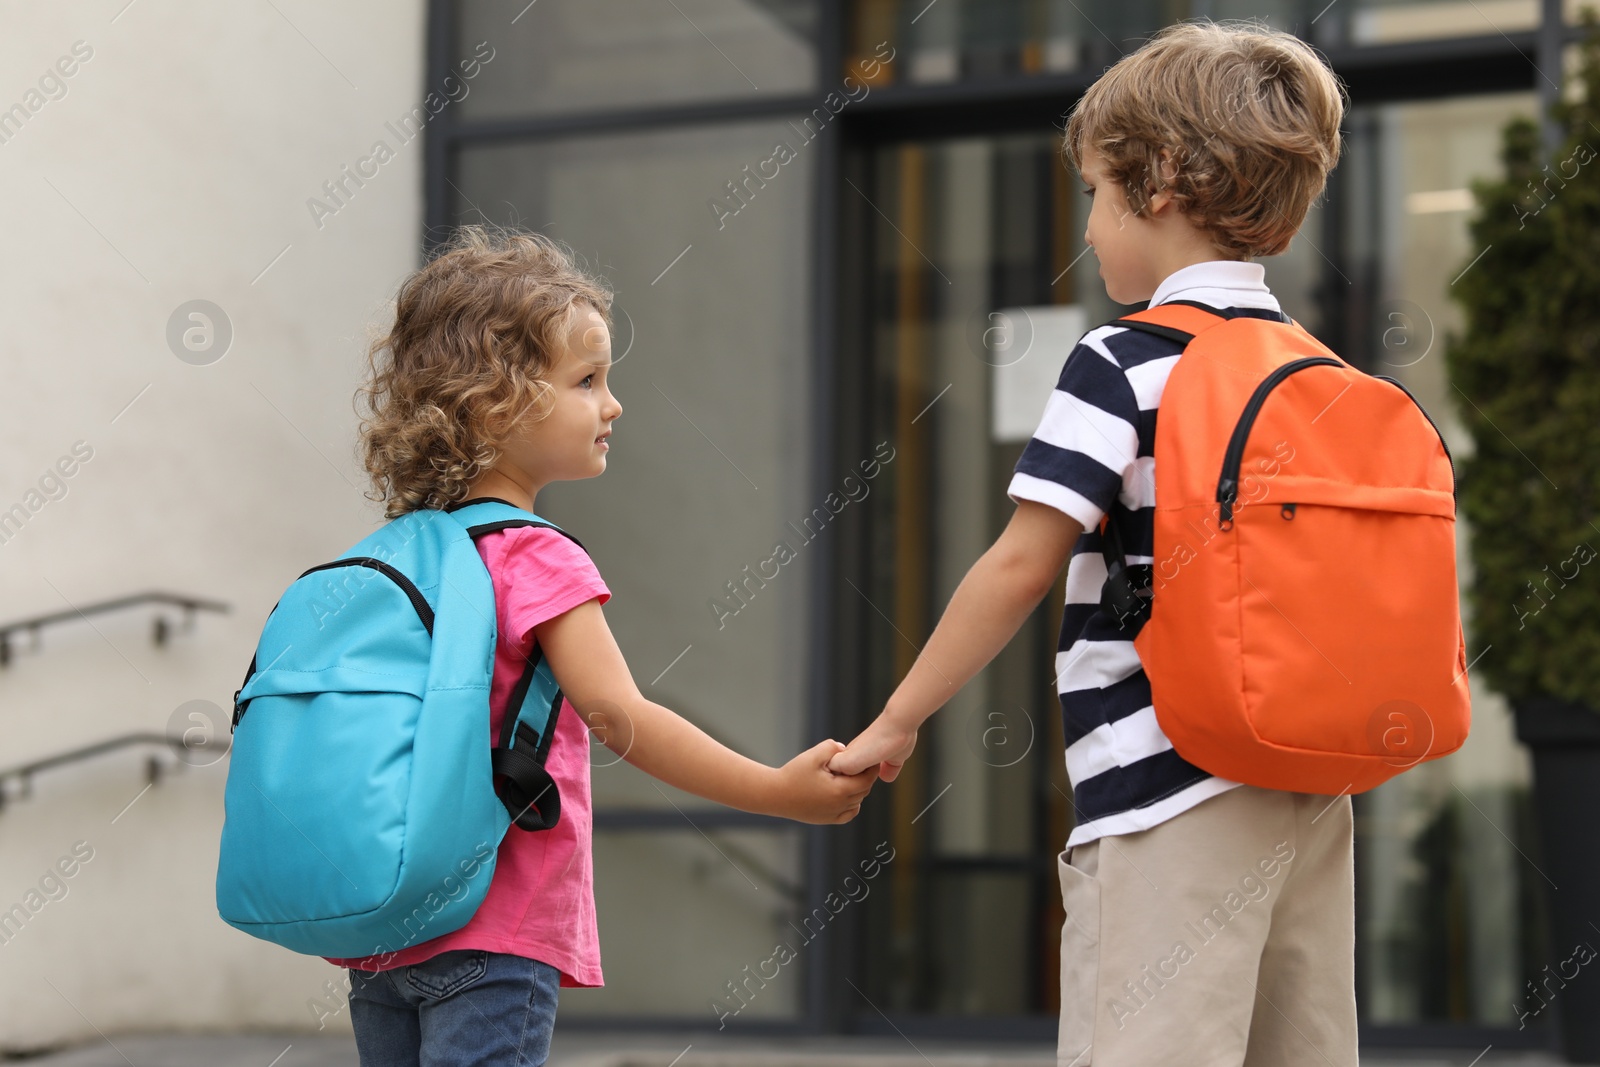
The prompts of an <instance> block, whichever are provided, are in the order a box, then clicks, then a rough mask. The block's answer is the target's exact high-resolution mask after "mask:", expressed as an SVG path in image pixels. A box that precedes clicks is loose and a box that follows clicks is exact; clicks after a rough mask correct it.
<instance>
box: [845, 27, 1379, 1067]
mask: <svg viewBox="0 0 1600 1067" xmlns="http://www.w3.org/2000/svg"><path fill="white" fill-rule="evenodd" d="M1343 113H1344V103H1343V96H1342V93H1341V90H1340V87H1339V84H1338V82H1337V81H1336V80H1335V79H1334V77H1333V75H1332V74H1331V72H1330V71H1329V70H1328V69H1327V67H1326V66H1324V65H1323V63H1322V62H1321V61H1320V60H1319V59H1318V57H1317V56H1316V54H1315V53H1313V52H1312V51H1311V49H1310V48H1308V47H1307V46H1306V45H1305V44H1303V43H1302V42H1300V41H1299V40H1298V39H1296V38H1294V37H1292V36H1289V35H1287V34H1284V33H1279V32H1276V31H1273V30H1269V29H1267V28H1265V27H1261V26H1256V25H1216V24H1211V23H1185V24H1179V25H1176V26H1172V27H1169V28H1168V29H1167V30H1166V31H1164V32H1162V33H1161V34H1159V35H1158V36H1157V37H1156V38H1155V39H1154V40H1152V41H1151V42H1150V43H1148V44H1147V45H1146V46H1145V47H1143V48H1141V49H1140V50H1139V51H1138V52H1136V53H1134V54H1132V55H1130V56H1127V57H1125V58H1124V59H1123V60H1122V61H1121V62H1119V63H1117V64H1116V66H1114V67H1112V68H1111V69H1110V70H1109V71H1108V72H1107V73H1106V75H1105V76H1104V77H1102V78H1101V79H1100V80H1099V81H1098V82H1096V83H1095V84H1094V86H1092V87H1091V88H1090V89H1089V91H1088V92H1087V93H1086V94H1085V95H1084V98H1083V100H1082V102H1081V103H1080V104H1079V105H1078V107H1077V108H1076V109H1075V110H1074V112H1073V115H1072V118H1071V120H1070V122H1069V124H1068V127H1067V134H1066V145H1065V148H1066V153H1067V155H1068V157H1069V158H1070V160H1071V162H1072V164H1073V165H1074V167H1075V168H1076V169H1077V170H1078V171H1079V172H1080V174H1081V175H1082V177H1083V180H1084V182H1085V184H1086V185H1087V186H1088V188H1087V189H1085V192H1086V193H1088V194H1089V195H1091V196H1092V197H1093V200H1094V204H1093V207H1092V208H1091V209H1090V214H1089V220H1088V224H1087V228H1086V232H1085V241H1086V242H1087V243H1088V244H1089V245H1090V246H1091V247H1093V248H1094V250H1095V254H1096V256H1097V257H1098V258H1099V261H1100V276H1101V277H1102V278H1103V279H1104V281H1105V285H1106V291H1107V293H1109V294H1110V296H1111V298H1112V299H1113V300H1116V301H1118V302H1119V303H1134V302H1138V301H1143V300H1149V301H1150V302H1151V303H1152V304H1160V303H1164V302H1166V301H1169V300H1183V301H1190V302H1195V303H1200V304H1204V305H1207V306H1210V307H1215V308H1219V309H1231V311H1232V313H1233V314H1235V315H1254V316H1257V317H1263V318H1270V319H1280V318H1281V313H1280V309H1279V307H1278V303H1277V301H1276V299H1274V298H1273V296H1272V294H1271V293H1270V292H1269V291H1268V290H1267V287H1266V286H1265V284H1263V280H1262V279H1263V275H1264V272H1263V268H1262V267H1261V266H1259V265H1257V264H1254V263H1251V262H1250V259H1251V258H1252V257H1254V256H1262V255H1275V254H1277V253H1280V252H1282V251H1284V250H1285V249H1286V248H1287V247H1288V246H1289V241H1290V239H1291V238H1292V237H1293V236H1294V233H1295V231H1296V229H1297V228H1298V227H1299V225H1300V223H1301V221H1302V220H1303V219H1304V218H1305V214H1306V211H1307V209H1308V208H1309V206H1310V204H1311V201H1312V200H1313V199H1314V198H1315V197H1316V196H1317V195H1319V194H1320V192H1321V191H1322V189H1323V186H1324V184H1325V182H1326V178H1327V174H1328V172H1329V171H1330V170H1331V169H1332V168H1333V165H1334V164H1335V163H1336V162H1337V160H1338V155H1339V125H1340V122H1341V120H1342V118H1343ZM1181 350H1182V346H1181V344H1180V343H1179V342H1177V341H1173V340H1167V339H1165V338H1163V337H1159V336H1154V335H1152V334H1149V333H1144V332H1137V331H1132V330H1128V329H1125V328H1122V327H1118V326H1102V327H1100V328H1098V329H1095V330H1092V331H1090V332H1089V333H1088V334H1087V335H1085V336H1084V337H1083V339H1082V340H1081V341H1080V342H1079V343H1078V345H1077V346H1076V347H1075V348H1074V349H1073V351H1072V353H1071V354H1070V355H1069V357H1068V358H1067V361H1066V365H1065V366H1064V368H1063V369H1062V372H1061V377H1060V381H1059V383H1058V384H1057V386H1056V389H1055V391H1054V392H1053V393H1052V394H1051V397H1050V400H1049V403H1048V405H1047V407H1046V409H1045V414H1044V417H1043V419H1042V421H1041V423H1040V426H1039V429H1038V431H1037V432H1036V433H1035V435H1034V437H1033V439H1032V441H1030V442H1029V444H1028V446H1027V448H1026V449H1025V450H1024V452H1023V455H1022V459H1021V460H1020V462H1019V463H1018V464H1017V469H1016V473H1015V475H1014V477H1013V480H1012V482H1011V485H1010V488H1009V495H1010V496H1011V498H1012V499H1013V500H1015V501H1016V502H1017V510H1016V512H1015V514H1014V515H1013V516H1012V519H1011V522H1010V524H1009V525H1008V526H1007V528H1006V530H1005V531H1004V533H1002V534H1001V536H1000V538H999V540H998V541H997V542H996V543H995V545H994V546H993V547H992V548H990V549H989V551H988V552H986V553H985V554H984V556H983V557H982V558H981V559H979V560H978V562H977V563H976V564H974V565H973V567H972V569H971V570H970V571H969V572H968V574H967V576H966V578H965V579H964V580H963V581H962V583H961V585H960V587H959V588H958V589H957V590H956V592H955V595H954V596H953V597H952V598H951V601H950V605H949V607H948V608H947V609H946V610H945V613H944V616H943V618H942V619H941V620H940V621H939V624H938V627H937V628H936V629H935V630H934V632H933V635H932V636H931V637H930V638H929V640H928V643H927V646H926V647H925V648H924V649H923V651H922V655H921V656H920V657H919V659H918V661H917V662H916V664H915V665H914V666H913V667H912V669H911V671H910V673H909V674H908V675H907V676H906V678H905V679H904V681H902V682H901V684H900V686H899V687H898V688H897V689H896V690H895V692H894V694H893V696H891V697H890V698H889V701H888V703H887V704H886V706H885V708H884V710H883V713H882V714H881V715H880V716H879V717H878V718H877V720H876V721H875V722H873V723H872V724H871V725H870V726H869V727H868V728H867V729H866V730H865V731H863V732H862V734H861V735H860V736H859V737H857V738H856V740H855V741H854V742H853V743H852V744H851V745H850V746H849V748H848V749H847V750H846V751H844V752H842V753H840V754H839V755H837V756H835V757H834V758H833V760H832V762H831V764H830V766H831V768H832V769H834V770H836V771H839V772H841V773H846V774H848V773H852V772H857V771H860V770H863V769H864V768H867V767H870V766H872V765H873V764H879V765H880V769H881V777H882V778H883V780H884V781H891V780H893V779H894V777H895V776H896V775H897V774H898V773H899V770H900V767H901V766H902V765H903V764H904V763H905V761H906V760H907V759H908V758H909V757H910V755H911V752H912V748H913V746H914V745H915V743H916V736H917V729H918V727H919V726H921V724H922V723H923V721H924V720H926V719H927V718H928V716H930V715H931V714H932V713H933V712H934V711H935V710H937V709H938V708H939V707H940V705H942V704H943V703H944V702H945V701H947V700H949V699H950V697H951V696H952V695H954V693H955V691H956V689H958V688H959V687H960V686H962V685H964V684H965V683H966V682H967V681H969V680H970V679H971V678H972V677H973V676H974V675H975V674H976V673H977V672H978V671H979V670H981V669H982V668H983V666H984V665H985V664H987V663H988V662H989V661H990V660H991V659H992V658H993V657H994V655H995V654H996V653H997V652H999V650H1000V649H1001V648H1002V647H1003V646H1004V645H1005V644H1006V642H1007V641H1009V640H1010V639H1011V637H1012V636H1013V635H1014V634H1015V633H1016V631H1017V629H1018V627H1019V626H1021V624H1022V622H1023V620H1024V619H1026V618H1027V617H1028V615H1029V614H1030V613H1031V612H1032V610H1033V609H1034V607H1035V606H1036V605H1037V604H1038V603H1039V601H1040V600H1041V599H1042V598H1043V597H1044V595H1045V593H1046V592H1047V591H1048V590H1049V589H1050V587H1051V586H1052V585H1053V583H1054V582H1055V580H1056V577H1057V575H1058V574H1059V573H1060V570H1061V565H1062V563H1063V562H1064V561H1066V559H1067V557H1068V555H1069V553H1070V555H1071V563H1070V566H1069V567H1068V571H1067V595H1066V610H1065V614H1064V618H1063V620H1062V630H1061V640H1060V645H1059V647H1060V650H1061V651H1060V652H1059V654H1058V655H1057V660H1056V670H1057V673H1058V678H1057V689H1058V690H1059V692H1060V700H1061V707H1062V714H1063V718H1064V722H1065V733H1066V741H1067V749H1066V761H1067V770H1068V773H1069V775H1070V777H1071V779H1072V784H1073V792H1074V797H1073V802H1074V806H1075V808H1076V813H1077V827H1076V829H1074V830H1073V832H1072V835H1071V837H1070V838H1069V839H1068V841H1067V849H1066V851H1065V852H1063V853H1062V854H1061V856H1060V857H1059V858H1058V860H1057V866H1058V873H1059V875H1060V879H1061V887H1062V895H1063V899H1064V902H1065V905H1066V913H1067V920H1066V923H1065V925H1064V926H1063V929H1062V943H1061V1031H1060V1042H1059V1046H1058V1058H1059V1062H1060V1063H1061V1064H1062V1065H1072V1067H1086V1065H1089V1064H1091V1063H1092V1064H1095V1065H1097V1067H1149V1065H1158V1064H1174V1063H1182V1064H1185V1065H1193V1067H1207V1065H1213V1064H1214V1065H1219V1067H1220V1065H1223V1064H1227V1065H1234V1067H1237V1065H1239V1064H1245V1065H1246V1067H1293V1065H1299V1064H1317V1065H1319V1067H1321V1065H1327V1067H1354V1065H1355V1063H1356V1012H1355V994H1354V962H1353V956H1354V941H1355V933H1354V886H1353V870H1352V858H1351V840H1352V839H1351V816H1350V798H1349V797H1348V796H1339V797H1335V798H1329V797H1326V796H1314V795H1310V794H1303V793H1287V792H1279V791H1275V790H1268V789H1260V788H1256V787H1254V786H1248V785H1240V784H1239V783H1236V782H1231V781H1226V780H1224V779H1221V778H1217V777H1214V776H1212V775H1210V774H1207V773H1206V772H1205V771H1203V770H1201V769H1200V768H1198V767H1196V766H1194V765H1192V764H1190V763H1188V762H1186V761H1185V760H1184V759H1183V758H1181V757H1180V756H1179V755H1178V753H1177V752H1176V751H1174V750H1173V748H1172V745H1171V742H1169V741H1168V740H1167V738H1166V737H1165V736H1164V734H1163V733H1162V731H1161V727H1160V725H1159V724H1158V722H1157V720H1156V716H1155V710H1154V708H1153V707H1152V705H1151V696H1150V686H1149V682H1148V680H1147V679H1146V677H1145V673H1144V670H1143V667H1142V666H1141V664H1140V661H1139V656H1138V653H1137V652H1136V651H1135V648H1134V645H1133V641H1132V638H1133V637H1134V636H1135V634H1136V633H1137V626H1136V625H1133V624H1130V625H1129V627H1128V628H1127V629H1121V628H1119V619H1118V616H1117V615H1116V614H1115V613H1114V612H1113V611H1111V610H1110V608H1109V607H1102V606H1101V602H1102V593H1103V587H1104V585H1105V580H1106V568H1105V564H1104V562H1103V559H1102V557H1101V545H1102V541H1101V534H1100V530H1099V526H1100V523H1101V520H1102V518H1109V520H1110V522H1112V523H1115V524H1116V525H1117V528H1118V530H1119V531H1120V534H1121V539H1122V542H1123V544H1124V546H1125V548H1126V550H1127V554H1128V563H1129V564H1140V563H1146V564H1148V563H1151V562H1152V561H1153V546H1152V541H1153V512H1154V508H1153V505H1154V493H1155V484H1156V483H1155V471H1154V457H1153V450H1154V440H1155V418H1156V413H1157V409H1158V408H1159V406H1160V403H1161V396H1162V391H1163V388H1164V387H1165V385H1166V381H1167V375H1168V373H1169V372H1170V371H1171V369H1172V366H1173V365H1174V364H1175V363H1176V362H1177V359H1178V356H1179V354H1180V352H1181ZM1158 595H1159V594H1158Z"/></svg>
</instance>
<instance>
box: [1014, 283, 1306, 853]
mask: <svg viewBox="0 0 1600 1067" xmlns="http://www.w3.org/2000/svg"><path fill="white" fill-rule="evenodd" d="M1265 274H1266V272H1265V269H1264V268H1263V267H1262V266H1261V265H1260V264H1259V263H1244V262H1234V261H1223V260H1213V261H1210V262H1206V263H1196V264H1193V265H1192V266H1188V267H1184V268H1182V269H1181V270H1178V271H1174V272H1173V273H1172V274H1171V275H1169V276H1168V277H1167V278H1166V279H1165V280H1164V281H1163V282H1162V283H1161V284H1160V285H1159V286H1158V287H1157V288H1156V291H1155V293H1154V294H1153V295H1152V296H1151V298H1150V303H1151V304H1160V303H1163V302H1165V301H1168V300H1189V301H1194V302H1196V303H1201V304H1206V305H1208V306H1210V307H1216V308H1240V309H1245V308H1257V309H1265V310H1268V311H1273V312H1276V311H1278V310H1279V308H1278V301H1277V300H1276V299H1275V298H1274V297H1273V295H1272V293H1271V292H1270V291H1269V290H1268V289H1267V286H1266V283H1265V281H1264V278H1265ZM1180 351H1181V348H1180V346H1179V345H1178V344H1177V342H1175V341H1169V340H1167V339H1165V338H1161V337H1156V336H1153V335H1151V334H1148V333H1143V332H1140V331H1136V330H1129V329H1126V328H1124V327H1120V326H1100V327H1097V328H1095V329H1093V330H1090V331H1089V332H1088V333H1086V334H1084V335H1083V338H1082V339H1081V340H1079V342H1078V343H1077V345H1076V346H1075V347H1074V348H1073V349H1072V352H1071V353H1070V354H1069V355H1068V356H1067V361H1066V364H1065V365H1064V366H1063V367H1062V370H1061V377H1060V380H1059V381H1058V382H1057V383H1056V387H1055V389H1054V390H1053V391H1052V392H1051V394H1050V399H1049V401H1048V403H1047V404H1046V405H1045V411H1044V417H1043V418H1042V419H1041V420H1040V422H1039V428H1038V429H1037V430H1036V431H1034V435H1033V439H1032V440H1030V441H1029V442H1028V445H1027V447H1026V448H1025V449H1024V450H1023V452H1022V458H1021V459H1020V460H1019V461H1018V462H1017V469H1016V473H1015V474H1014V475H1013V476H1012V479H1011V485H1010V487H1009V489H1008V490H1007V492H1008V494H1009V496H1010V497H1011V499H1013V500H1017V501H1022V500H1032V501H1036V502H1038V503H1041V504H1048V505H1050V506H1051V507H1054V508H1058V509H1060V510H1061V511H1063V512H1065V513H1066V514H1068V515H1070V516H1072V517H1073V518H1074V519H1076V520H1078V522H1080V523H1082V524H1083V528H1084V534H1083V536H1082V537H1080V538H1079V539H1078V543H1077V544H1076V545H1074V546H1073V549H1072V561H1071V563H1069V564H1068V566H1067V596H1066V609H1065V611H1064V612H1063V613H1062V618H1061V637H1060V640H1059V642H1058V644H1057V646H1056V647H1057V649H1058V651H1057V652H1056V663H1055V671H1056V689H1057V692H1058V693H1059V694H1060V700H1061V716H1062V722H1063V724H1064V726H1065V728H1066V743H1067V753H1066V755H1067V775H1068V777H1069V778H1070V779H1071V780H1072V794H1073V805H1074V807H1075V808H1076V817H1077V826H1076V827H1075V828H1074V829H1073V831H1072V834H1071V836H1070V837H1068V838H1067V847H1069V848H1070V847H1072V846H1074V845H1081V844H1085V843H1087V842H1089V841H1093V840H1096V839H1097V838H1101V837H1109V836H1114V835H1116V834H1128V833H1134V832H1137V831H1139V830H1148V829H1150V828H1151V827H1152V826H1155V825H1157V824H1159V823H1162V822H1165V821H1166V820H1167V819H1170V818H1172V817H1173V816H1174V815H1177V814H1179V813H1181V812H1184V811H1187V810H1188V809H1190V808H1192V807H1194V806H1195V805H1196V804H1199V803H1200V802H1201V801H1203V800H1206V799H1208V798H1210V797H1214V796H1216V795H1218V794H1219V793H1224V792H1227V791H1228V790H1229V789H1233V788H1234V787H1235V786H1237V785H1238V784H1239V783H1237V782H1231V781H1228V780H1226V779H1223V778H1217V777H1214V776H1212V775H1210V774H1207V773H1206V772H1205V771H1202V770H1201V769H1200V768H1198V767H1196V766H1194V765H1193V764H1192V763H1189V762H1187V761H1186V760H1184V759H1183V758H1182V757H1180V756H1179V755H1178V754H1177V752H1175V751H1173V748H1172V742H1170V741H1168V740H1167V737H1166V734H1164V733H1162V731H1161V727H1160V725H1159V724H1158V723H1157V722H1156V713H1155V708H1154V707H1153V706H1152V704H1151V701H1150V681H1149V679H1148V678H1147V677H1146V676H1145V673H1144V668H1143V667H1142V666H1141V665H1140V663H1139V653H1138V652H1137V651H1136V650H1135V649H1134V647H1133V638H1134V636H1136V635H1137V633H1138V627H1139V624H1137V623H1132V624H1130V625H1129V628H1128V629H1127V630H1119V629H1118V628H1117V620H1116V617H1115V616H1114V615H1113V614H1111V613H1110V612H1108V611H1105V610H1102V608H1101V607H1100V600H1101V593H1102V588H1103V587H1104V585H1105V581H1106V567H1105V561H1104V559H1103V558H1102V557H1101V554H1100V550H1101V537H1100V533H1099V529H1098V527H1099V525H1100V520H1101V518H1102V517H1103V516H1105V515H1106V514H1108V513H1109V514H1110V516H1111V521H1112V522H1115V523H1117V524H1118V525H1117V530H1118V532H1119V533H1120V534H1121V535H1122V544H1123V546H1124V548H1125V550H1126V552H1127V560H1128V563H1129V564H1130V565H1132V564H1138V563H1147V564H1148V563H1154V552H1153V548H1152V542H1153V540H1154V528H1155V486H1156V481H1155V440H1156V412H1157V410H1158V409H1159V408H1160V406H1161V393H1162V391H1163V390H1164V389H1165V388H1166V384H1167V375H1168V374H1170V373H1171V372H1172V367H1173V365H1174V364H1175V363H1177V362H1178V356H1179V354H1180Z"/></svg>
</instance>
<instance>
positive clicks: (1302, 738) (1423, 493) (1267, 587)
mask: <svg viewBox="0 0 1600 1067" xmlns="http://www.w3.org/2000/svg"><path fill="white" fill-rule="evenodd" d="M1116 325H1119V326H1125V327H1128V328H1129V329H1135V330H1141V331H1144V332H1146V333H1154V334H1157V335H1159V336H1162V337H1166V338H1168V339H1171V340H1176V341H1178V342H1180V343H1182V344H1184V345H1185V347H1184V350H1183V355H1182V357H1181V358H1179V360H1178V361H1177V363H1176V364H1174V366H1173V368H1172V373H1171V376H1170V377H1169V378H1168V379H1167V384H1166V388H1165V392H1164V394H1163V397H1162V400H1161V404H1160V409H1159V411H1160V414H1159V417H1158V418H1157V420H1156V440H1155V455H1156V464H1155V482H1156V484H1155V543H1154V544H1155V553H1154V562H1153V563H1152V564H1150V565H1148V566H1134V567H1129V566H1128V565H1127V563H1126V557H1125V555H1124V553H1123V551H1122V548H1121V543H1120V536H1119V533H1118V531H1117V529H1116V526H1115V524H1112V523H1110V522H1109V521H1108V522H1106V523H1104V524H1103V526H1102V529H1103V530H1104V531H1105V533H1106V537H1105V542H1106V550H1105V555H1106V560H1107V574H1108V582H1107V592H1106V602H1107V605H1108V607H1110V608H1111V609H1112V610H1113V611H1115V612H1116V613H1117V614H1118V615H1120V616H1121V617H1122V620H1123V625H1124V627H1126V626H1127V625H1129V620H1134V619H1140V618H1142V619H1144V625H1143V628H1142V629H1141V630H1140V631H1139V633H1138V636H1137V637H1136V638H1135V639H1134V647H1135V648H1136V649H1137V650H1138V652H1139V658H1140V660H1141V662H1142V663H1143V665H1144V670H1145V673H1146V674H1147V675H1148V676H1149V679H1150V689H1151V695H1152V699H1153V702H1154V705H1155V713H1156V720H1157V721H1158V722H1159V723H1160V724H1161V729H1162V730H1163V732H1165V733H1166V735H1167V737H1168V739H1170V740H1171V742H1172V745H1173V747H1174V748H1175V749H1176V750H1177V752H1178V754H1179V755H1180V756H1182V757H1183V758H1184V759H1186V760H1188V761H1189V762H1190V763H1193V764H1194V765H1196V766H1197V767H1200V768H1201V769H1203V770H1206V771H1209V772H1211V773H1212V774H1215V775H1218V776H1219V777H1222V778H1228V779H1232V780H1233V781H1237V782H1244V783H1246V784H1249V785H1257V786H1264V787H1267V788H1271V789H1284V790H1291V791H1294V792H1302V793H1324V794H1329V795H1336V794H1343V793H1359V792H1361V791H1363V790H1366V789H1370V788H1372V787H1373V786H1375V785H1378V784H1380V783H1382V782H1384V781H1386V780H1387V779H1389V778H1391V777H1393V776H1394V775H1396V774H1399V773H1400V772H1401V771H1404V770H1405V769H1407V768H1409V767H1413V766H1415V765H1416V764H1418V763H1420V762H1422V761H1423V760H1429V759H1437V758H1438V757H1440V756H1445V755H1448V754H1450V753H1451V752H1454V751H1455V750H1456V749H1458V748H1460V747H1461V744H1462V742H1463V741H1465V740H1466V736H1467V729H1468V724H1469V720H1470V702H1469V696H1468V690H1467V659H1466V642H1465V640H1464V638H1463V635H1462V631H1461V617H1460V608H1459V599H1458V592H1457V587H1456V542H1455V510H1456V509H1455V474H1454V467H1453V463H1452V461H1451V458H1450V454H1449V451H1448V449H1447V448H1446V447H1445V445H1444V441H1443V438H1442V437H1441V436H1440V435H1439V432H1438V430H1437V428H1436V427H1435V426H1434V425H1433V422H1432V420H1431V419H1429V418H1428V416H1427V415H1426V414H1425V413H1424V412H1423V411H1422V409H1421V407H1420V406H1419V405H1418V404H1417V403H1416V401H1415V398H1413V397H1412V396H1411V394H1410V393H1409V392H1408V391H1407V390H1406V389H1405V387H1404V386H1402V385H1401V384H1400V383H1399V382H1397V381H1395V380H1394V379H1392V378H1385V377H1376V376H1372V375H1368V374H1366V373H1364V372H1362V371H1359V370H1357V369H1355V368H1354V367H1351V366H1349V365H1348V364H1346V363H1344V362H1343V361H1341V360H1340V359H1339V358H1338V357H1337V356H1335V355H1334V354H1333V353H1332V352H1331V351H1329V350H1328V349H1327V347H1325V346H1324V345H1323V344H1322V343H1321V342H1319V341H1317V340H1316V339H1315V338H1314V337H1312V336H1311V335H1310V334H1309V333H1307V332H1306V331H1305V329H1304V328H1302V327H1301V326H1300V325H1299V324H1298V323H1295V322H1293V321H1292V320H1290V321H1287V322H1274V321H1270V320H1267V319H1262V318H1254V317H1246V316H1238V317H1227V316H1226V315H1225V314H1224V313H1219V312H1217V311H1216V310H1215V309H1212V308H1208V307H1204V306H1202V305H1198V304H1188V303H1184V302H1180V301H1174V302H1171V303H1166V304H1159V305H1157V306H1155V307H1152V308H1149V309H1148V310H1145V311H1140V312H1138V313H1136V314H1133V315H1130V316H1127V317H1125V318H1122V319H1118V320H1117V322H1116ZM1146 476H1148V475H1146Z"/></svg>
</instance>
